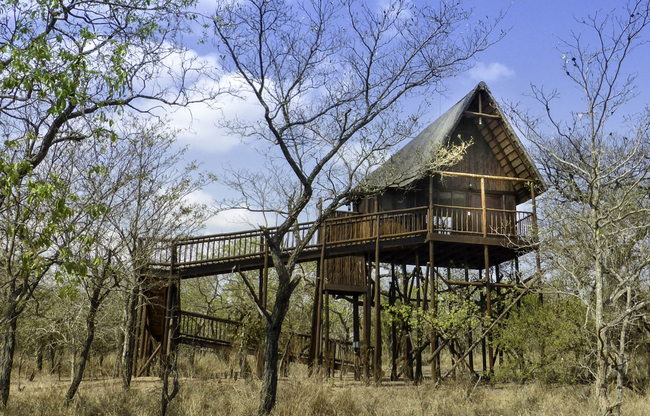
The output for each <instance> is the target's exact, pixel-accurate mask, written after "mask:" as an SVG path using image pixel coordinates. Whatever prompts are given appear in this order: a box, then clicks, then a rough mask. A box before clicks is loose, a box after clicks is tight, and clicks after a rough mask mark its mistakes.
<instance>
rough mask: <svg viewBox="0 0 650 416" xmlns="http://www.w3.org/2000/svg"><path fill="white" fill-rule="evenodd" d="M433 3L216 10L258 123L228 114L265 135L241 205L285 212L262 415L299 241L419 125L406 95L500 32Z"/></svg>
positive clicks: (455, 67) (219, 36)
mask: <svg viewBox="0 0 650 416" xmlns="http://www.w3.org/2000/svg"><path fill="white" fill-rule="evenodd" d="M436 4H437V5H438V7H430V6H427V5H423V6H418V5H416V4H414V3H413V2H410V1H395V2H391V3H390V5H388V6H387V7H382V8H377V9H375V6H374V5H370V4H368V3H366V2H365V1H354V0H335V1H322V0H306V1H299V2H289V1H283V0H249V1H245V2H241V1H232V0H231V1H224V2H222V3H220V4H219V6H218V7H217V10H216V12H215V13H214V15H213V18H212V27H213V29H214V44H215V47H216V48H217V49H218V51H219V54H220V56H221V57H222V61H221V65H222V67H223V69H224V70H225V71H226V73H227V74H228V76H229V77H232V78H231V79H234V80H236V81H237V82H239V85H241V89H240V91H239V92H240V93H242V94H243V93H247V94H248V95H249V96H251V97H252V100H253V101H255V102H256V103H257V104H259V107H260V109H261V110H260V113H261V116H260V117H258V118H257V119H256V120H255V121H253V122H250V123H248V122H246V121H245V120H234V121H233V120H230V121H224V123H223V124H224V125H226V126H227V127H229V128H230V130H231V131H232V132H234V133H236V134H239V135H242V136H245V137H253V138H255V139H259V140H260V141H261V142H262V143H266V145H268V149H265V150H264V151H265V152H266V153H265V154H266V157H267V159H266V161H267V164H266V166H265V167H264V168H265V169H263V170H256V169H251V170H247V171H238V172H231V173H232V176H231V182H230V184H231V185H232V186H233V187H234V188H235V189H236V190H237V191H239V192H240V193H241V196H242V201H241V205H243V206H245V207H246V208H248V209H251V210H259V211H263V212H267V213H268V212H273V213H275V214H276V215H278V216H279V227H278V228H277V229H274V231H273V232H271V231H269V230H268V229H266V228H263V231H264V234H265V240H266V242H267V244H268V246H269V248H270V254H271V256H272V258H273V264H274V265H275V268H276V270H277V276H278V277H277V278H278V286H277V290H276V292H275V299H274V302H272V305H273V306H272V309H271V310H265V309H262V308H260V312H261V314H262V316H263V317H264V319H265V321H266V341H265V347H264V375H263V383H262V391H261V397H260V413H263V414H268V413H270V412H271V410H272V408H273V406H274V404H275V398H276V390H277V376H278V373H277V371H278V369H277V362H278V340H279V336H280V332H281V330H282V324H283V322H284V318H285V316H286V313H287V310H288V309H289V302H290V299H291V296H292V293H293V292H294V290H295V288H296V287H297V286H298V283H299V282H300V275H299V274H297V275H296V276H294V269H295V266H296V262H297V260H298V258H299V256H300V253H301V251H302V250H303V249H304V247H305V246H306V245H307V244H308V242H309V241H310V239H311V238H312V236H313V235H314V234H315V232H316V230H317V229H318V227H319V225H320V224H321V223H322V221H323V220H324V219H325V218H327V217H328V216H329V215H331V214H332V212H333V211H334V210H336V209H337V208H338V207H340V206H341V205H342V204H344V203H347V202H348V201H349V200H350V198H351V196H352V195H353V193H354V190H355V189H357V190H359V188H355V186H356V185H357V184H358V182H359V179H360V178H361V177H363V176H364V175H365V173H367V169H368V166H369V165H370V164H372V161H373V160H375V158H376V157H377V156H378V154H380V153H382V152H383V151H385V150H387V149H389V148H390V147H391V146H393V145H395V144H397V143H399V142H400V141H401V140H402V139H403V138H404V137H407V136H409V135H411V134H412V133H413V129H414V127H415V126H416V124H417V123H416V121H417V116H418V115H419V114H416V115H414V116H411V117H402V107H401V105H402V103H403V101H404V100H405V99H406V98H407V97H410V96H413V95H414V94H416V93H418V94H422V96H426V94H427V93H428V92H430V91H434V90H436V89H437V88H440V87H441V86H442V84H441V82H442V81H443V80H444V79H445V78H447V77H451V76H455V75H457V74H459V73H461V72H462V71H464V70H465V69H467V68H468V66H469V63H468V61H469V60H470V59H471V58H473V57H474V56H475V55H476V54H477V53H478V52H480V51H482V50H484V49H485V48H487V47H488V46H489V45H490V44H491V42H492V41H491V40H490V37H491V33H492V31H493V29H494V25H495V23H496V22H497V21H498V20H499V17H497V18H496V20H493V21H490V20H487V21H480V20H479V21H478V22H471V25H468V24H469V23H470V20H471V13H470V12H469V11H467V10H465V9H464V8H463V6H462V4H461V3H460V2H440V3H436ZM468 27H469V29H468ZM431 156H432V155H423V157H426V158H431ZM449 159H453V157H451V158H449ZM449 159H447V160H435V162H434V164H435V163H440V164H444V163H445V162H449V161H450V160H449ZM432 160H434V159H432ZM434 167H435V166H431V168H434ZM369 191H370V190H369ZM319 198H320V199H322V201H323V203H322V206H321V207H320V208H321V209H316V208H315V205H316V203H315V201H316V200H317V199H319ZM241 205H239V206H241ZM309 210H311V213H312V214H313V215H315V217H316V222H315V223H314V224H313V226H312V227H311V228H310V229H309V230H308V231H307V232H306V234H305V235H304V236H303V238H301V239H300V241H298V243H297V245H296V247H295V249H294V250H292V251H291V253H289V255H288V257H285V256H282V254H283V251H282V241H283V239H284V237H285V235H286V234H287V233H289V232H291V231H292V230H293V227H294V226H295V225H296V223H297V222H298V219H299V218H300V217H301V215H303V214H304V213H306V212H307V211H309ZM283 258H284V261H283Z"/></svg>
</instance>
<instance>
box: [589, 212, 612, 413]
mask: <svg viewBox="0 0 650 416" xmlns="http://www.w3.org/2000/svg"><path fill="white" fill-rule="evenodd" d="M591 217H592V218H591V219H592V221H593V223H592V224H593V225H596V227H594V228H595V230H596V232H595V241H596V253H595V254H596V259H595V260H596V276H595V278H596V282H595V283H596V288H595V289H596V308H595V324H596V335H597V339H596V352H597V354H596V383H595V384H596V386H595V388H596V403H597V404H598V414H599V415H600V416H607V415H609V403H608V398H607V367H608V365H607V363H608V356H609V350H608V343H607V338H608V334H607V327H606V325H605V305H604V297H605V292H604V285H605V275H604V271H603V265H602V264H601V255H602V252H601V251H600V250H601V245H600V233H599V229H598V228H597V222H596V219H595V218H596V213H595V212H594V211H593V210H592V215H591Z"/></svg>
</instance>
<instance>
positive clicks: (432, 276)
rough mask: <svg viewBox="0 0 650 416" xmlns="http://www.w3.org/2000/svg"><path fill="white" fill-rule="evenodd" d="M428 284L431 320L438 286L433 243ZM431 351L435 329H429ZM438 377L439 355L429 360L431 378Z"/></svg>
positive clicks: (434, 344)
mask: <svg viewBox="0 0 650 416" xmlns="http://www.w3.org/2000/svg"><path fill="white" fill-rule="evenodd" d="M429 264H430V267H429V284H430V285H431V300H430V305H429V309H430V310H431V314H432V318H434V319H435V318H436V317H437V315H438V300H437V298H438V285H437V281H436V277H435V269H434V265H435V258H434V246H433V241H429ZM429 342H430V343H431V351H435V350H436V349H438V333H437V331H436V330H435V328H433V327H432V329H431V339H430V340H429ZM439 377H440V355H438V356H436V357H433V360H431V378H433V379H434V380H437V379H438V378H439Z"/></svg>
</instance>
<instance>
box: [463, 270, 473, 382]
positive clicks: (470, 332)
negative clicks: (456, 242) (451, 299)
mask: <svg viewBox="0 0 650 416" xmlns="http://www.w3.org/2000/svg"><path fill="white" fill-rule="evenodd" d="M465 281H466V282H469V268H468V267H467V266H466V267H465ZM467 301H468V302H469V301H470V289H469V288H467ZM472 338H473V335H472V328H471V327H470V328H469V331H468V332H467V342H468V343H469V345H472V343H473V341H472ZM467 361H468V364H469V370H470V371H471V372H472V373H474V350H472V351H470V352H469V357H468V358H467Z"/></svg>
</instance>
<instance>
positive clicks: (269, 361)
mask: <svg viewBox="0 0 650 416" xmlns="http://www.w3.org/2000/svg"><path fill="white" fill-rule="evenodd" d="M275 257H276V256H274V259H273V260H274V262H276V264H282V263H281V259H280V257H279V256H277V257H278V258H277V259H276V258H275ZM277 271H278V281H279V284H278V290H277V292H276V295H275V304H274V305H273V313H272V314H271V316H270V317H269V318H268V319H267V322H266V339H265V341H264V374H263V376H262V390H261V393H260V408H259V414H261V415H268V414H270V413H271V410H273V407H274V406H275V398H276V395H277V389H278V356H279V354H278V352H279V344H280V332H281V331H282V323H283V322H284V318H285V316H286V315H287V312H288V310H289V301H290V299H291V294H292V293H293V290H294V289H295V287H296V286H297V282H294V281H291V273H290V271H289V270H288V269H287V268H286V267H282V266H280V267H277Z"/></svg>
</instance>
